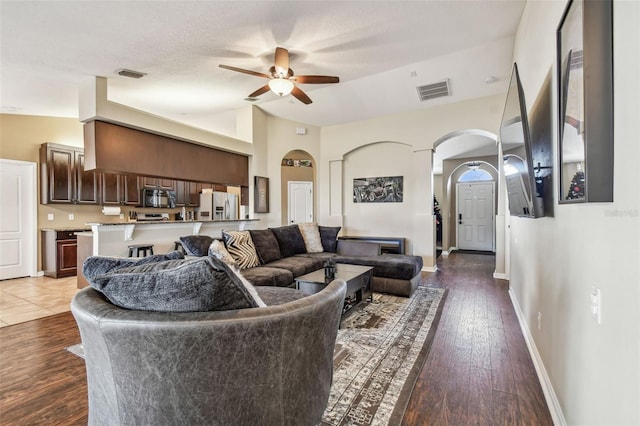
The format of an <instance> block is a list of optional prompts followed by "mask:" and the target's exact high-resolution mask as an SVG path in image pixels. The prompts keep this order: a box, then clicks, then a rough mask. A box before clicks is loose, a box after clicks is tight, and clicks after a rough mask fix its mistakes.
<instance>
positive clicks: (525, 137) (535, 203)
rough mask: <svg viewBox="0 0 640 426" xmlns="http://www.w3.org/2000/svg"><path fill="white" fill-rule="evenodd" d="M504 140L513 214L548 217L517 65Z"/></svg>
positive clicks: (503, 125) (504, 120)
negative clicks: (545, 213)
mask: <svg viewBox="0 0 640 426" xmlns="http://www.w3.org/2000/svg"><path fill="white" fill-rule="evenodd" d="M500 141H501V143H502V153H503V156H504V157H503V160H504V174H505V180H506V184H507V196H508V200H509V212H510V213H511V215H512V216H521V217H533V218H535V217H541V216H544V202H543V193H544V190H543V184H544V180H543V179H536V177H535V170H534V168H533V158H532V141H531V133H530V131H529V122H528V117H527V105H526V102H525V98H524V91H523V90H522V84H521V82H520V75H519V74H518V66H517V65H516V64H513V71H512V73H511V82H510V84H509V90H508V92H507V100H506V103H505V106H504V112H503V114H502V122H501V123H500Z"/></svg>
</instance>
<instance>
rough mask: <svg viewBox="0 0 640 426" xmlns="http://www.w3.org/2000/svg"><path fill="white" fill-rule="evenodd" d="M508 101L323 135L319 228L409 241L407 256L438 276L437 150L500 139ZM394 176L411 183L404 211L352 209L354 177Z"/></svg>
mask: <svg viewBox="0 0 640 426" xmlns="http://www.w3.org/2000/svg"><path fill="white" fill-rule="evenodd" d="M504 100H505V95H500V96H490V97H484V98H479V99H473V100H468V101H464V102H458V103H453V104H447V105H439V106H436V107H431V108H425V109H422V110H418V111H412V112H407V113H403V114H395V115H389V116H384V117H378V118H373V119H369V120H364V121H358V122H353V123H346V124H341V125H336V126H330V127H323V128H322V129H321V131H322V137H321V146H322V151H321V153H322V157H321V162H320V167H319V182H320V184H319V202H320V206H319V211H318V213H319V218H320V219H319V222H320V223H323V224H328V225H332V226H335V225H339V226H343V228H345V230H344V232H348V233H349V234H352V233H353V234H356V235H371V236H381V235H382V236H400V237H405V238H407V239H408V241H407V246H408V250H407V253H408V254H414V255H418V256H422V257H423V259H424V262H425V266H426V267H427V268H433V266H434V265H435V250H434V247H435V221H434V216H433V210H432V208H431V206H432V200H433V184H432V180H433V179H432V172H431V171H432V152H431V149H432V147H433V144H434V142H436V141H438V140H439V139H441V138H442V137H443V136H445V135H449V134H451V133H453V132H457V131H460V130H465V129H479V130H484V131H487V132H491V133H493V134H497V132H498V128H499V125H500V119H501V115H502V110H503V107H504ZM387 170H388V171H389V173H390V174H387V173H386V171H387ZM396 170H397V171H398V172H397V173H396V172H395V171H396ZM382 171H385V173H383V172H382ZM392 171H393V172H394V173H391V172H392ZM394 175H400V176H404V185H405V197H404V202H403V203H401V205H395V206H391V205H385V206H372V205H371V204H361V205H358V206H354V205H353V202H352V199H351V193H352V190H353V177H374V176H394Z"/></svg>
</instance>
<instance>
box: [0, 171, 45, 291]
mask: <svg viewBox="0 0 640 426" xmlns="http://www.w3.org/2000/svg"><path fill="white" fill-rule="evenodd" d="M35 192H36V163H29V162H26V161H13V160H5V159H0V200H2V202H1V203H0V279H2V280H6V279H9V278H17V277H26V276H35V275H36V246H37V234H36V228H37V221H36V194H35Z"/></svg>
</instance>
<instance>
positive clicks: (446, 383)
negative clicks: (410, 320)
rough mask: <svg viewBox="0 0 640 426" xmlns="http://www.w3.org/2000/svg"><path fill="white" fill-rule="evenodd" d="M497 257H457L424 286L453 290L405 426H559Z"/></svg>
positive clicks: (444, 263) (449, 259)
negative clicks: (500, 274) (498, 270)
mask: <svg viewBox="0 0 640 426" xmlns="http://www.w3.org/2000/svg"><path fill="white" fill-rule="evenodd" d="M494 261H495V257H494V256H492V255H486V254H468V253H455V252H454V253H453V254H451V255H450V256H449V257H442V256H440V258H439V259H438V270H437V272H436V273H434V274H430V275H429V276H428V277H427V278H426V280H425V282H423V284H424V285H427V286H434V287H443V288H447V289H448V294H447V298H446V300H445V306H444V310H443V312H442V317H441V318H440V323H439V324H438V328H437V329H436V335H435V337H434V341H433V345H432V347H431V351H430V353H429V356H428V358H427V361H426V362H425V365H424V367H423V368H422V371H421V372H420V376H419V377H418V381H417V383H416V386H415V388H414V391H413V394H412V396H411V400H410V401H409V406H408V407H407V411H406V413H405V416H404V419H403V422H402V424H403V425H553V421H552V419H551V415H550V413H549V409H548V407H547V404H546V401H545V399H544V394H543V392H542V388H541V386H540V382H539V381H538V377H537V375H536V371H535V368H534V366H533V362H532V361H531V357H530V356H529V351H528V349H527V345H526V342H525V340H524V337H523V335H522V331H521V330H520V325H519V324H518V319H517V317H516V313H515V311H514V309H513V305H512V304H511V300H510V298H509V294H508V290H509V285H508V282H507V281H504V280H497V279H494V278H493V271H494Z"/></svg>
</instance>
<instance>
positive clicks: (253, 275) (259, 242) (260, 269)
mask: <svg viewBox="0 0 640 426" xmlns="http://www.w3.org/2000/svg"><path fill="white" fill-rule="evenodd" d="M318 228H319V232H320V237H321V240H322V248H323V251H322V252H314V253H309V252H307V248H306V246H305V241H304V239H303V236H302V234H301V232H300V229H299V228H298V225H288V226H282V227H278V228H269V229H263V230H250V231H249V233H250V234H251V239H252V241H253V243H254V245H255V249H256V253H257V255H258V258H259V259H260V265H259V266H256V267H253V268H248V269H243V270H242V271H241V273H242V275H243V276H244V277H245V278H246V279H247V280H248V281H249V282H251V283H252V284H253V285H254V286H278V287H295V278H296V277H299V276H301V275H304V274H307V273H309V272H312V271H315V270H317V269H320V268H322V265H323V264H324V262H325V261H326V260H327V259H329V258H332V259H333V260H334V261H335V262H336V263H347V264H352V265H364V266H371V267H373V277H372V288H373V290H374V291H378V292H383V293H391V294H395V295H399V296H405V297H409V296H411V294H412V293H413V291H414V290H415V288H416V287H417V285H418V283H419V282H420V271H421V270H422V266H423V262H422V258H421V257H420V256H410V255H400V254H383V255H380V254H379V246H378V245H377V244H375V243H369V242H362V241H338V239H337V234H338V232H339V230H340V228H339V227H323V226H319V227H318Z"/></svg>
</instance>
